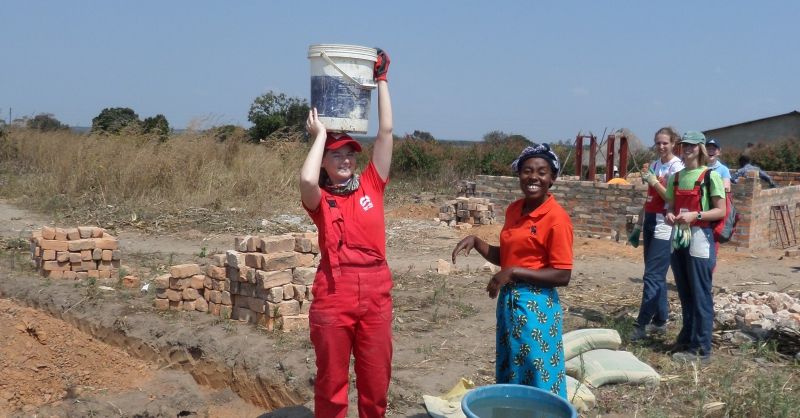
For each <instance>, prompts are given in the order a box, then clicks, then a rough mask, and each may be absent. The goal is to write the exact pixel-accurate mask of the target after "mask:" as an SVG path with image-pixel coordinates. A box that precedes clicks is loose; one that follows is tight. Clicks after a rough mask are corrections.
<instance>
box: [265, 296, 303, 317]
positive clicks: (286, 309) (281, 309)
mask: <svg viewBox="0 0 800 418" xmlns="http://www.w3.org/2000/svg"><path fill="white" fill-rule="evenodd" d="M266 313H267V315H269V316H270V317H272V318H275V317H278V316H288V315H297V314H298V313H300V302H298V301H296V300H294V299H292V300H284V301H281V302H279V303H272V302H267V312H266Z"/></svg>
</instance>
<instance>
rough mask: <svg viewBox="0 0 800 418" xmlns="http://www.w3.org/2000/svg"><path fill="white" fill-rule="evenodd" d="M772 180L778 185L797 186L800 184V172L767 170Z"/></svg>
mask: <svg viewBox="0 0 800 418" xmlns="http://www.w3.org/2000/svg"><path fill="white" fill-rule="evenodd" d="M767 174H769V176H770V177H772V180H773V181H774V182H775V184H777V185H778V186H797V185H800V173H792V172H788V171H767Z"/></svg>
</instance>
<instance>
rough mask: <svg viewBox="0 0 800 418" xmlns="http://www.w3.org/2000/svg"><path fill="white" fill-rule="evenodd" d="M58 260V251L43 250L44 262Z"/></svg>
mask: <svg viewBox="0 0 800 418" xmlns="http://www.w3.org/2000/svg"><path fill="white" fill-rule="evenodd" d="M55 259H56V250H42V260H46V261H50V260H55Z"/></svg>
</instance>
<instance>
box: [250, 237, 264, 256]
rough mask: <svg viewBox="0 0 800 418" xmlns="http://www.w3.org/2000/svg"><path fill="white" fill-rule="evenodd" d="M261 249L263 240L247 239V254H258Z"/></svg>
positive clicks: (257, 238) (256, 238)
mask: <svg viewBox="0 0 800 418" xmlns="http://www.w3.org/2000/svg"><path fill="white" fill-rule="evenodd" d="M260 248H261V238H259V237H252V236H251V237H248V238H247V252H250V253H252V252H256V251H258V250H259V249H260Z"/></svg>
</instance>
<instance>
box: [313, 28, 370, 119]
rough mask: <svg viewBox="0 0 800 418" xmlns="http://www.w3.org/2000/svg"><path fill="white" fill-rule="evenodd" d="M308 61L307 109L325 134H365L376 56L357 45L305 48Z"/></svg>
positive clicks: (327, 45)
mask: <svg viewBox="0 0 800 418" xmlns="http://www.w3.org/2000/svg"><path fill="white" fill-rule="evenodd" d="M308 59H309V60H310V61H311V107H312V108H314V107H315V108H317V112H318V113H319V120H320V121H321V122H322V123H323V124H324V125H325V128H327V129H328V130H329V131H333V132H353V133H362V134H365V133H367V128H368V125H369V109H370V99H371V97H372V89H374V88H375V86H376V85H375V80H374V79H373V77H372V72H373V68H374V67H375V62H376V61H377V60H378V52H377V51H376V50H375V48H367V47H363V46H357V45H338V44H318V45H311V46H309V47H308Z"/></svg>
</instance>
